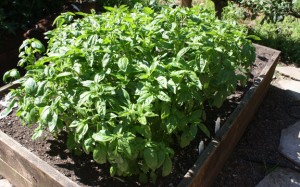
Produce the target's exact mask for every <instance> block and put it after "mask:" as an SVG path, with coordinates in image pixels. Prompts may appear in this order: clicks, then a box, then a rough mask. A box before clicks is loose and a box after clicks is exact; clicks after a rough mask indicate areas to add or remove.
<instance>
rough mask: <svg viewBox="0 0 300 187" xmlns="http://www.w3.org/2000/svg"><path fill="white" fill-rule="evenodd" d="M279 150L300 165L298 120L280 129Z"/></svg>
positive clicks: (299, 125) (299, 122) (299, 126)
mask: <svg viewBox="0 0 300 187" xmlns="http://www.w3.org/2000/svg"><path fill="white" fill-rule="evenodd" d="M278 149H279V151H280V152H281V153H282V154H283V155H284V156H285V157H287V158H288V159H290V160H291V161H292V162H294V163H295V164H296V165H298V166H300V121H298V122H297V123H295V124H294V125H292V126H289V127H288V128H286V129H283V130H282V131H281V138H280V144H279V148H278Z"/></svg>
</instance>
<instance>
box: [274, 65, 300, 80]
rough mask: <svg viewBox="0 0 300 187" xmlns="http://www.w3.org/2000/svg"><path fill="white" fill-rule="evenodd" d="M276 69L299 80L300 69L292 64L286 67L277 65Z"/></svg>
mask: <svg viewBox="0 0 300 187" xmlns="http://www.w3.org/2000/svg"><path fill="white" fill-rule="evenodd" d="M276 71H278V72H279V73H280V74H282V75H284V76H287V77H290V78H292V79H294V80H298V81H300V69H299V68H296V67H292V66H287V67H280V66H278V67H277V68H276Z"/></svg>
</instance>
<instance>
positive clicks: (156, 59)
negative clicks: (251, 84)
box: [11, 5, 255, 182]
mask: <svg viewBox="0 0 300 187" xmlns="http://www.w3.org/2000/svg"><path fill="white" fill-rule="evenodd" d="M107 9H108V10H109V11H108V12H106V13H103V14H101V15H96V14H82V13H80V15H82V16H83V18H82V19H77V20H73V21H72V22H70V20H71V19H72V18H73V17H74V16H75V14H73V13H65V14H63V15H61V16H59V17H58V18H57V19H56V20H55V23H56V25H57V28H56V29H55V30H53V31H50V32H48V33H47V36H48V37H49V38H50V41H49V46H48V50H47V52H46V53H45V54H44V55H43V57H42V58H39V59H38V60H35V58H33V53H36V52H38V53H42V54H43V51H44V49H43V47H41V45H40V43H38V42H37V41H36V40H27V41H25V43H24V44H23V45H22V47H21V55H20V56H21V57H22V59H21V61H20V63H19V64H20V65H22V66H25V67H26V69H27V73H26V75H25V76H24V77H23V78H22V79H20V81H19V82H20V83H21V86H20V87H19V88H17V89H15V90H12V91H11V95H12V98H14V99H15V100H18V106H19V109H18V112H17V115H18V116H19V117H20V118H21V119H22V120H23V121H24V122H25V123H27V124H35V123H36V124H37V128H36V130H35V133H34V135H33V138H36V137H38V136H40V135H41V133H42V131H43V130H49V131H50V132H52V133H59V131H67V133H68V141H67V145H68V148H69V149H73V150H75V151H80V150H82V151H84V152H85V153H86V154H92V155H93V158H94V160H95V161H96V162H98V163H99V164H103V163H106V162H109V163H110V164H111V168H110V173H111V175H123V176H130V175H133V174H140V179H141V180H142V181H145V180H147V176H150V177H151V180H152V181H153V182H155V180H156V176H157V174H158V173H159V172H162V173H161V174H162V175H163V176H166V175H168V174H170V172H171V171H172V161H171V159H172V156H173V155H174V152H173V150H172V147H173V146H176V145H180V146H181V147H185V146H187V145H189V144H190V142H191V141H192V140H193V139H194V138H195V137H196V134H197V132H198V131H199V129H200V130H201V131H203V132H204V133H205V134H207V136H209V135H210V134H209V131H208V128H207V127H206V126H205V125H204V123H203V120H204V117H205V111H204V109H203V108H204V102H209V104H210V105H211V106H216V107H220V106H221V105H222V103H223V101H224V100H225V99H226V97H227V96H228V95H229V94H231V93H232V92H234V91H235V89H236V86H237V84H238V82H240V83H245V82H246V79H247V74H248V73H247V72H248V70H249V67H250V65H251V63H252V62H253V61H254V57H255V53H254V47H253V46H252V44H251V42H250V41H249V40H248V39H247V36H246V31H245V29H244V28H243V27H240V26H238V25H237V24H235V23H234V22H227V21H219V20H216V19H215V17H214V13H213V12H212V11H209V10H206V9H203V8H201V7H194V8H191V9H183V8H177V9H171V8H168V7H166V8H164V9H161V11H159V12H155V11H154V10H153V9H151V8H148V7H141V6H139V5H137V6H136V7H135V9H132V10H130V11H129V10H128V9H127V8H126V7H124V6H121V7H120V8H111V7H108V8H107ZM176 142H178V143H176ZM159 174H160V173H159Z"/></svg>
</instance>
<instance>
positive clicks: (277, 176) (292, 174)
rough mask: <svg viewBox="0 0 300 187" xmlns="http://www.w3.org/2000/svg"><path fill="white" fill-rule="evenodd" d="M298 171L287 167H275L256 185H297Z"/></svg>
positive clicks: (287, 186) (292, 186)
mask: <svg viewBox="0 0 300 187" xmlns="http://www.w3.org/2000/svg"><path fill="white" fill-rule="evenodd" d="M299 186H300V173H298V172H296V171H294V170H292V169H288V168H277V169H276V170H275V171H273V172H271V173H269V174H268V175H267V176H266V177H265V178H264V179H263V180H262V181H260V183H258V184H257V185H256V187H299Z"/></svg>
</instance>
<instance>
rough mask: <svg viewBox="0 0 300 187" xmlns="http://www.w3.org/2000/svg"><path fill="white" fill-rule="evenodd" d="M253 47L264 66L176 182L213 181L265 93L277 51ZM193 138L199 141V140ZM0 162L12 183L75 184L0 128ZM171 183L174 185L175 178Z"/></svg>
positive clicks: (205, 183)
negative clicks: (234, 107) (212, 136)
mask: <svg viewBox="0 0 300 187" xmlns="http://www.w3.org/2000/svg"><path fill="white" fill-rule="evenodd" d="M255 47H256V49H257V59H256V62H257V64H262V65H265V66H264V68H263V69H262V71H261V72H260V73H259V76H258V78H256V79H255V80H254V85H253V86H252V87H251V88H250V90H249V91H248V92H247V93H246V94H245V96H244V97H243V99H242V100H241V101H240V104H239V105H238V107H237V108H236V109H235V110H234V111H233V112H232V114H231V115H230V117H229V118H228V119H227V121H226V122H225V123H224V125H223V126H222V127H221V129H220V130H219V131H218V132H217V134H216V136H215V137H214V139H213V140H212V142H211V143H209V144H208V146H206V148H205V150H204V151H203V152H202V154H201V155H200V156H199V157H198V159H197V161H196V162H195V164H194V165H193V166H192V165H190V166H189V167H192V168H191V169H190V170H189V171H188V172H187V173H186V174H185V176H184V178H183V180H181V182H180V183H179V186H209V185H211V184H212V183H213V182H214V179H215V177H216V176H217V174H218V172H219V171H220V170H221V168H222V166H223V164H224V162H225V161H226V159H227V158H228V157H229V155H230V153H231V151H232V150H233V148H234V146H235V145H236V144H237V142H238V140H239V139H240V137H241V136H242V134H243V132H244V130H245V128H246V126H247V125H248V123H249V122H250V121H251V119H252V117H253V115H254V114H255V112H256V110H257V109H258V107H259V105H260V103H261V102H262V100H263V98H264V96H265V94H266V93H267V90H268V87H269V84H270V81H271V80H272V76H273V73H274V70H275V67H276V64H277V62H278V59H279V54H280V52H279V51H276V50H273V49H270V48H266V47H263V46H259V45H255ZM10 86H12V85H7V86H5V87H2V88H1V89H0V92H1V93H2V94H3V93H5V91H6V90H7V89H8V88H9V87H10ZM196 141H197V142H198V143H199V140H196ZM56 143H57V142H56ZM53 144H55V142H54V143H53ZM194 149H195V148H194ZM194 161H195V160H194ZM194 161H193V162H194ZM0 162H1V163H0V175H2V176H4V177H5V178H7V179H9V180H10V181H11V182H12V183H13V184H14V185H15V186H78V184H76V183H75V182H73V181H71V180H70V179H69V178H67V177H65V176H64V174H62V173H60V172H59V171H57V170H56V169H54V168H53V167H52V166H50V165H48V164H47V163H46V162H45V161H43V160H41V159H40V158H38V157H37V156H36V155H34V154H33V153H32V152H30V151H29V150H28V149H26V148H24V147H23V146H22V145H20V144H19V143H18V142H16V141H15V140H13V139H12V138H11V137H9V136H8V135H7V134H5V133H3V132H2V131H0ZM54 165H56V164H54ZM57 167H59V166H57ZM181 172H184V173H185V171H181ZM78 173H80V172H78ZM99 175H100V174H99ZM121 180H122V179H121ZM171 182H173V181H171ZM91 183H92V186H95V185H101V186H102V183H101V184H95V183H93V182H91ZM91 183H90V184H91ZM90 184H86V185H87V186H88V185H90ZM121 184H122V183H121ZM123 184H124V183H123ZM158 184H159V181H158ZM164 184H165V183H164ZM173 184H175V185H177V184H178V182H175V183H174V182H173ZM80 185H82V183H80ZM161 186H162V185H161Z"/></svg>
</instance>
